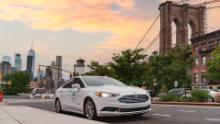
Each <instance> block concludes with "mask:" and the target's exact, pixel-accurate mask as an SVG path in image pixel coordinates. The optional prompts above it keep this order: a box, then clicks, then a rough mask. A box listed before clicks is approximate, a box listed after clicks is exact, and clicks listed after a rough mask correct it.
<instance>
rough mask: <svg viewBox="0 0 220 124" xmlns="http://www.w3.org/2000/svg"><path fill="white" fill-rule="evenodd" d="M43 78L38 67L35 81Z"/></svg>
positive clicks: (42, 73)
mask: <svg viewBox="0 0 220 124" xmlns="http://www.w3.org/2000/svg"><path fill="white" fill-rule="evenodd" d="M43 78H44V71H43V70H41V69H40V67H39V68H38V70H37V79H38V80H43Z"/></svg>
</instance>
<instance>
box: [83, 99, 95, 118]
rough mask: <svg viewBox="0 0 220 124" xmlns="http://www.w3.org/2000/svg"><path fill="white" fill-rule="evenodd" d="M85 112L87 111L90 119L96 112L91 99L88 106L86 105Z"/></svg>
mask: <svg viewBox="0 0 220 124" xmlns="http://www.w3.org/2000/svg"><path fill="white" fill-rule="evenodd" d="M85 113H86V117H87V118H89V119H92V118H93V116H94V113H95V109H94V106H93V103H92V102H91V101H88V102H87V103H86V107H85Z"/></svg>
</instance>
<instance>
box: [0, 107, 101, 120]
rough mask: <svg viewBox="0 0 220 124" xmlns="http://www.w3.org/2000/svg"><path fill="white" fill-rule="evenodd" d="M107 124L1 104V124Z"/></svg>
mask: <svg viewBox="0 0 220 124" xmlns="http://www.w3.org/2000/svg"><path fill="white" fill-rule="evenodd" d="M77 123H78V124H79V123H80V124H105V123H102V122H97V121H91V120H87V119H83V118H79V117H74V116H70V115H64V114H58V113H54V112H49V111H43V110H40V109H35V108H31V107H25V106H7V105H6V104H4V103H0V124H77Z"/></svg>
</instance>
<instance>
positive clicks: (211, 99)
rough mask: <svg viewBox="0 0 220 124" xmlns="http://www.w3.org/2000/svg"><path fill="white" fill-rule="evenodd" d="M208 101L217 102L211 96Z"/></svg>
mask: <svg viewBox="0 0 220 124" xmlns="http://www.w3.org/2000/svg"><path fill="white" fill-rule="evenodd" d="M207 102H215V100H214V99H213V98H212V97H209V98H208V99H207Z"/></svg>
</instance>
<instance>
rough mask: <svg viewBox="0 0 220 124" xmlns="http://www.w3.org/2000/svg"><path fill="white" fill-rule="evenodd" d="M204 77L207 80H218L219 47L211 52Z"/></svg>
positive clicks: (219, 68)
mask: <svg viewBox="0 0 220 124" xmlns="http://www.w3.org/2000/svg"><path fill="white" fill-rule="evenodd" d="M207 65H208V71H207V73H206V77H207V78H208V79H209V80H220V73H219V72H220V47H218V48H216V49H215V50H214V51H213V52H212V53H211V60H210V61H209V62H208V64H207Z"/></svg>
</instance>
